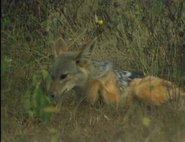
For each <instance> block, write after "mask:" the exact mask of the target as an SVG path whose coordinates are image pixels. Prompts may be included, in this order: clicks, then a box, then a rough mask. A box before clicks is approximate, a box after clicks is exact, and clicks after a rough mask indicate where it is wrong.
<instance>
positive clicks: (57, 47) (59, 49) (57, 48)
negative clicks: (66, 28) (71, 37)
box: [53, 38, 67, 58]
mask: <svg viewBox="0 0 185 142" xmlns="http://www.w3.org/2000/svg"><path fill="white" fill-rule="evenodd" d="M53 50H54V56H55V58H56V57H58V56H59V55H61V54H62V53H64V52H66V51H67V47H66V43H65V41H64V40H63V39H62V38H59V39H57V41H56V42H55V43H54V47H53Z"/></svg>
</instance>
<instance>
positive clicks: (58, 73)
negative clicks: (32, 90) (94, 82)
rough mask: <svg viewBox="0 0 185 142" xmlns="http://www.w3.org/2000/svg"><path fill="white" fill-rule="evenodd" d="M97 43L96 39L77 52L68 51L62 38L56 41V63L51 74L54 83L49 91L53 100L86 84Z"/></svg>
mask: <svg viewBox="0 0 185 142" xmlns="http://www.w3.org/2000/svg"><path fill="white" fill-rule="evenodd" d="M95 41H96V38H95V39H94V40H92V41H91V42H90V43H88V44H87V45H86V46H84V47H83V48H82V49H81V50H80V51H77V52H70V51H68V49H67V47H66V44H65V41H64V40H63V39H62V38H59V39H58V40H57V41H56V43H55V44H54V48H53V50H54V56H55V62H54V64H53V68H52V73H51V74H52V78H53V83H52V84H51V88H50V90H49V95H50V96H51V97H52V98H54V97H55V96H60V95H62V94H64V93H66V92H67V91H69V90H71V89H73V88H74V87H77V86H79V87H80V86H83V85H84V84H85V83H86V81H87V77H88V74H89V72H90V65H91V54H92V51H93V48H94V45H95Z"/></svg>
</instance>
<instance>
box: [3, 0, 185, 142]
mask: <svg viewBox="0 0 185 142" xmlns="http://www.w3.org/2000/svg"><path fill="white" fill-rule="evenodd" d="M184 6H185V5H184V2H183V0H179V1H173V2H172V3H170V1H168V2H167V1H163V0H160V1H157V0H154V1H148V0H140V1H128V0H125V1H121V0H117V1H111V0H97V1H89V0H76V1H50V2H49V1H48V2H46V1H36V0H32V1H29V2H27V1H25V2H22V3H20V2H17V1H14V0H13V1H10V2H5V1H2V16H1V23H2V24H1V37H2V38H1V46H2V48H1V55H2V56H1V82H2V83H1V140H2V141H3V142H10V141H11V142H14V141H15V142H25V141H26V142H37V141H38V142H39V141H46V142H47V141H48V142H60V141H80V142H81V141H82V142H83V141H90V142H91V141H92V142H94V141H97V142H99V141H100V142H102V141H107V142H109V141H110V142H112V141H117V142H122V141H128V142H132V141H134V142H135V141H138V142H140V141H141V142H143V141H147V142H155V141H161V142H163V141H170V142H173V141H175V142H176V141H177V142H183V141H185V136H184V134H185V119H183V118H185V112H184V110H182V109H180V108H178V106H177V105H176V104H171V103H169V104H165V105H164V106H162V107H159V108H155V107H147V106H145V105H144V104H142V103H141V102H140V101H136V102H135V103H134V106H132V107H131V108H130V109H128V110H127V109H125V108H124V107H123V108H120V109H118V110H115V109H113V108H107V107H99V108H92V107H91V106H89V105H88V104H86V103H83V104H80V105H79V106H78V107H77V106H76V105H74V96H73V92H70V93H69V94H66V95H65V96H64V97H63V98H60V102H59V103H60V104H61V108H60V112H58V113H52V114H51V118H50V122H49V123H47V124H45V123H43V122H42V121H40V120H38V119H37V118H35V117H33V116H30V115H29V114H28V113H27V110H25V108H24V105H23V104H22V103H21V102H22V97H23V96H24V95H25V92H26V91H27V90H28V89H30V88H31V90H32V91H34V87H35V86H34V85H33V80H32V79H33V77H34V76H35V75H36V74H37V73H38V72H39V71H41V67H42V68H44V69H45V70H48V71H50V70H51V67H52V63H53V61H54V59H53V55H52V50H51V47H52V44H53V42H54V41H55V40H56V39H57V38H58V37H63V38H64V39H65V41H66V43H67V45H68V47H69V48H70V50H78V49H80V48H81V47H82V46H84V45H85V44H86V43H87V42H88V41H89V40H90V39H92V38H93V37H95V36H97V37H98V43H97V46H96V48H95V51H94V54H93V58H94V59H99V60H110V61H112V62H113V63H114V65H115V67H117V68H120V69H123V70H134V71H140V72H144V74H145V75H148V74H152V75H155V76H159V77H163V78H165V79H168V80H171V81H174V82H177V83H178V84H180V85H181V86H185V78H184V76H185V68H184V64H185V60H184V57H185V42H184V36H185V35H184V34H185V29H184V27H185V11H184V9H185V8H184ZM95 15H97V17H98V19H99V20H103V24H98V23H96V21H95ZM40 81H41V86H40V89H42V90H43V93H44V94H46V93H47V91H46V90H47V89H46V83H47V82H46V81H44V80H42V79H41V80H40ZM55 102H56V103H57V101H55V100H53V101H52V103H53V104H54V103H55Z"/></svg>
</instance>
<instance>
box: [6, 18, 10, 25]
mask: <svg viewBox="0 0 185 142" xmlns="http://www.w3.org/2000/svg"><path fill="white" fill-rule="evenodd" d="M4 24H5V25H6V26H7V25H10V24H11V20H10V18H6V19H5V20H4Z"/></svg>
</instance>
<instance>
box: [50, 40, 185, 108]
mask: <svg viewBox="0 0 185 142" xmlns="http://www.w3.org/2000/svg"><path fill="white" fill-rule="evenodd" d="M95 42H96V38H95V39H94V40H92V41H91V42H90V43H88V44H87V45H86V46H84V47H83V48H82V49H81V50H80V51H77V52H70V51H68V49H67V47H66V44H65V42H64V40H63V39H62V38H59V39H58V40H57V41H56V43H55V45H54V48H53V49H54V54H55V62H54V65H53V68H52V77H53V83H52V85H51V88H50V91H49V95H50V96H51V97H55V96H60V95H62V94H64V93H66V92H67V91H69V90H72V89H73V90H74V91H75V92H76V96H77V98H84V97H85V98H86V99H87V101H88V102H89V103H90V104H92V105H93V104H94V103H95V102H96V101H97V100H98V98H99V95H101V97H102V98H103V101H104V102H105V103H106V104H110V103H115V104H116V106H118V105H119V104H120V102H121V101H122V100H124V99H126V97H128V98H129V100H130V101H132V99H133V98H134V97H137V98H140V99H142V100H143V101H145V102H146V103H148V104H152V105H155V106H159V105H161V104H163V103H164V102H166V101H167V100H168V99H173V98H174V97H176V96H179V97H181V96H185V92H184V90H183V89H182V88H179V87H178V86H177V85H175V84H173V83H171V82H169V81H166V80H164V79H161V78H158V77H153V76H146V77H144V76H143V75H142V74H140V73H137V72H129V71H119V70H116V69H114V67H113V64H112V63H111V62H109V61H95V60H91V54H92V52H93V48H94V46H95Z"/></svg>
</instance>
